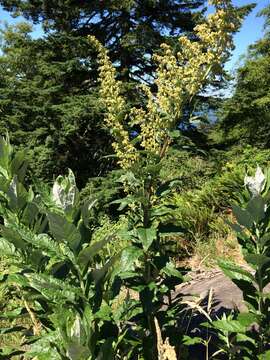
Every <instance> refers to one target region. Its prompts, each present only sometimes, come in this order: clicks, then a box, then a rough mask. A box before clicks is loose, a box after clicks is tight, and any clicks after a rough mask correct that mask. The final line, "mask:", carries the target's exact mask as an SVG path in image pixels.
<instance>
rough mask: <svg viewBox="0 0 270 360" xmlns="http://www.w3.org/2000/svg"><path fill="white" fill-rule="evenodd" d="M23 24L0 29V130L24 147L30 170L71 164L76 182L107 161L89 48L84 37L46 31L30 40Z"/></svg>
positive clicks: (48, 171)
mask: <svg viewBox="0 0 270 360" xmlns="http://www.w3.org/2000/svg"><path fill="white" fill-rule="evenodd" d="M30 29H31V28H30V27H29V26H28V25H25V24H21V25H19V26H18V27H17V28H16V29H12V28H7V29H6V31H4V33H3V34H2V35H3V39H4V43H3V47H2V50H3V54H2V56H1V58H0V66H1V75H0V77H1V82H0V83H1V85H0V108H1V120H0V132H1V133H2V135H3V134H5V132H6V131H7V130H9V132H10V134H11V138H12V141H13V142H14V144H15V145H17V146H18V147H20V148H26V149H27V155H28V159H29V162H30V166H31V169H32V171H33V172H34V174H35V175H36V176H37V177H39V178H42V179H45V178H48V177H49V178H52V176H53V175H56V174H58V173H59V172H60V173H61V172H65V171H66V169H67V167H68V166H70V167H72V168H73V170H74V172H75V173H76V174H78V175H79V176H78V177H79V185H80V186H82V185H83V184H84V183H85V182H86V180H87V178H88V177H89V176H95V175H97V174H99V172H102V171H104V170H105V168H106V166H108V164H110V162H109V161H108V160H106V161H105V160H104V161H103V162H102V161H101V160H100V158H101V156H102V155H103V154H106V153H107V152H110V141H109V136H108V135H107V134H106V132H105V131H104V130H102V128H101V126H100V125H99V123H100V119H101V116H100V110H99V109H97V106H96V93H95V90H93V89H91V86H90V84H91V81H90V80H91V71H89V69H91V61H90V56H91V49H90V48H89V44H88V42H87V40H86V39H82V41H80V42H78V41H77V40H76V38H74V36H73V35H72V34H71V35H65V36H64V35H63V36H61V35H59V34H52V35H49V36H48V38H47V39H43V38H42V39H38V40H32V39H31V38H30V35H29V31H30Z"/></svg>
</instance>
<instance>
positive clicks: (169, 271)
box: [162, 262, 183, 280]
mask: <svg viewBox="0 0 270 360" xmlns="http://www.w3.org/2000/svg"><path fill="white" fill-rule="evenodd" d="M162 272H163V273H164V274H166V275H168V276H174V277H177V278H179V279H181V280H182V279H183V276H182V274H181V273H180V271H178V270H177V269H176V268H175V265H174V264H173V263H172V262H169V263H167V264H166V266H165V267H164V268H163V269H162Z"/></svg>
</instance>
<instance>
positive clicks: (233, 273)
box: [218, 260, 255, 283]
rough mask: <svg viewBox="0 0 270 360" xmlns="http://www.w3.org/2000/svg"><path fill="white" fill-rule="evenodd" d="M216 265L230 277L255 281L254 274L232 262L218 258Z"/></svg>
mask: <svg viewBox="0 0 270 360" xmlns="http://www.w3.org/2000/svg"><path fill="white" fill-rule="evenodd" d="M218 265H219V267H220V268H221V270H222V271H223V273H224V274H225V275H226V276H228V277H229V278H230V279H236V280H245V281H248V282H251V283H252V282H254V281H255V278H254V276H253V275H252V274H251V273H250V272H248V271H247V270H244V269H243V268H241V267H240V266H238V265H235V264H234V263H232V262H229V261H225V260H219V261H218Z"/></svg>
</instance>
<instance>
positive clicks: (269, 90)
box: [217, 6, 270, 147]
mask: <svg viewBox="0 0 270 360" xmlns="http://www.w3.org/2000/svg"><path fill="white" fill-rule="evenodd" d="M261 15H264V16H266V22H265V23H266V32H265V35H264V37H263V38H262V39H261V40H259V41H257V42H256V43H255V44H254V45H252V46H250V48H249V51H248V54H247V57H246V59H245V62H244V65H243V66H241V67H240V68H239V69H238V71H237V78H236V88H235V92H234V95H233V96H232V98H230V99H228V100H227V101H226V102H225V103H224V106H223V107H222V109H221V113H222V116H221V119H220V122H219V123H218V128H217V130H218V133H219V135H221V141H222V142H223V143H225V144H235V143H239V142H242V143H244V144H251V145H256V146H260V147H269V146H270V125H269V124H270V115H269V114H270V112H269V110H270V33H269V21H270V6H269V7H267V8H266V9H264V11H262V13H261Z"/></svg>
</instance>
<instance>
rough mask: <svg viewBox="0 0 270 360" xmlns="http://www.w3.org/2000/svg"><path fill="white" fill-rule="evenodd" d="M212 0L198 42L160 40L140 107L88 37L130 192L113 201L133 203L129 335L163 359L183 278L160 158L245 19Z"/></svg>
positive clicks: (223, 0) (127, 255) (127, 261)
mask: <svg viewBox="0 0 270 360" xmlns="http://www.w3.org/2000/svg"><path fill="white" fill-rule="evenodd" d="M211 4H212V5H214V7H215V10H216V11H215V13H214V14H211V15H209V16H208V18H207V19H206V21H205V22H204V23H201V24H199V25H197V26H196V27H195V35H196V41H191V40H190V39H189V38H188V37H187V36H181V37H180V38H179V45H180V46H179V49H180V50H179V51H177V52H176V51H175V50H174V49H173V48H172V47H171V46H170V45H168V44H163V45H162V46H161V50H160V53H159V54H156V55H154V58H155V60H156V63H157V72H156V80H155V88H156V89H157V90H156V92H155V93H153V92H152V91H151V89H150V87H148V86H146V85H145V84H142V85H141V88H142V90H143V93H144V94H145V99H146V100H145V106H142V107H130V106H129V105H128V102H127V101H126V99H125V97H124V95H123V86H122V85H123V84H122V83H121V82H120V81H118V80H117V79H116V70H115V68H114V66H113V64H112V63H111V61H110V59H109V55H108V51H107V50H106V49H105V48H104V47H103V46H102V45H101V44H100V43H99V42H98V41H97V40H96V39H95V38H94V37H90V39H89V40H90V42H91V44H92V45H93V46H94V47H95V48H96V49H97V51H98V62H99V74H100V99H101V102H102V104H103V106H104V108H105V117H104V122H105V126H106V127H107V128H108V129H109V130H110V132H111V134H112V136H113V139H114V142H113V148H114V150H115V154H116V157H117V159H118V164H119V166H120V167H121V168H123V169H124V170H125V175H124V176H122V177H121V179H120V180H119V181H121V182H122V183H123V185H124V189H125V191H126V197H125V198H124V199H120V200H118V201H116V202H118V203H119V208H120V210H123V209H124V208H125V207H128V208H129V210H128V214H129V215H128V216H129V227H128V228H127V229H126V232H125V234H124V235H123V236H125V237H128V238H129V240H130V245H129V246H128V247H127V248H126V249H125V250H124V251H123V255H122V264H121V271H120V273H119V276H120V278H121V279H122V281H123V283H124V285H125V286H126V287H127V288H128V289H132V290H135V291H136V292H138V294H139V300H138V302H137V305H136V308H137V312H136V315H137V316H139V319H140V323H139V324H138V323H137V327H136V329H134V333H133V335H134V334H135V333H137V335H134V336H132V335H131V338H130V339H129V340H130V341H132V344H133V351H142V353H143V354H144V358H146V359H158V358H164V356H163V355H164V354H163V355H162V352H163V351H165V350H164V347H166V346H167V347H168V346H172V348H171V351H173V352H174V353H175V354H176V352H177V349H176V348H175V347H174V345H175V344H168V341H166V340H165V342H164V344H163V343H162V341H163V340H160V339H162V337H160V336H158V335H159V321H158V320H159V318H160V314H161V309H162V301H163V299H164V297H165V295H166V296H167V298H168V299H169V301H170V292H171V290H172V288H173V286H174V285H175V283H177V282H178V283H179V282H180V281H181V278H182V277H181V273H180V272H179V271H178V270H177V269H176V268H175V266H174V264H173V263H172V260H171V257H170V251H169V249H168V248H167V247H166V245H164V238H166V237H167V236H168V235H171V233H172V232H179V231H180V229H177V228H175V227H174V226H172V225H171V224H166V223H165V221H164V218H166V216H167V215H168V214H169V213H170V212H171V208H170V207H169V206H164V205H163V204H164V201H163V199H164V197H165V196H167V195H168V194H169V191H170V189H171V188H172V183H166V184H164V183H162V182H161V180H160V179H161V177H160V171H161V169H162V161H164V160H163V159H164V156H165V155H166V153H167V152H168V149H169V147H170V144H172V142H173V136H172V132H173V131H174V130H175V129H176V128H177V126H178V125H179V123H180V122H181V119H182V117H183V110H184V107H185V106H186V105H187V104H188V103H190V102H191V101H192V100H193V98H194V96H195V95H196V94H197V93H198V92H200V91H201V90H202V89H203V88H204V87H205V86H206V85H207V84H208V83H209V82H210V80H211V79H213V78H214V77H215V76H216V72H217V70H218V69H219V68H220V66H221V65H222V64H223V62H224V61H225V60H226V59H228V56H229V54H230V51H231V49H232V48H233V41H232V34H233V33H234V32H235V31H237V30H238V29H239V27H240V24H241V19H240V17H239V16H238V13H237V10H236V9H235V8H234V7H233V5H232V2H231V1H230V0H212V1H211ZM134 129H136V132H134ZM134 344H136V346H135V345H134ZM165 344H166V346H165ZM135 349H137V350H135ZM162 356H163V357H162ZM175 356H176V355H175Z"/></svg>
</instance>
